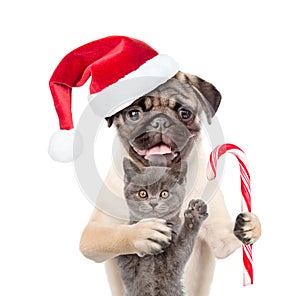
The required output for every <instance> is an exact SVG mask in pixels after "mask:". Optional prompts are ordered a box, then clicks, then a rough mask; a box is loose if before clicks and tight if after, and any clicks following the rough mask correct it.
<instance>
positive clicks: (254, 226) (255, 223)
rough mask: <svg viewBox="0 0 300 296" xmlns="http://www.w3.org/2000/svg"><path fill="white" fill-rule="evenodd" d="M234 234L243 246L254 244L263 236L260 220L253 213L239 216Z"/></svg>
mask: <svg viewBox="0 0 300 296" xmlns="http://www.w3.org/2000/svg"><path fill="white" fill-rule="evenodd" d="M233 233H234V235H235V236H236V237H237V238H238V239H239V240H240V241H241V242H242V243H243V244H247V245H250V244H254V243H255V242H256V241H257V240H258V239H259V237H260V235H261V225H260V222H259V219H258V218H257V216H255V215H254V214H252V213H248V212H245V213H241V214H239V215H238V216H237V218H236V220H235V226H234V230H233Z"/></svg>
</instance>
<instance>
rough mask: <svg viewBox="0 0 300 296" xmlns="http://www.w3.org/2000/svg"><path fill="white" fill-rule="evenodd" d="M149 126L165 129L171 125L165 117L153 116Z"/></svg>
mask: <svg viewBox="0 0 300 296" xmlns="http://www.w3.org/2000/svg"><path fill="white" fill-rule="evenodd" d="M151 126H152V127H154V128H155V129H160V130H162V129H165V128H168V127H170V126H171V122H170V120H169V119H168V118H166V117H155V118H154V119H153V120H152V121H151Z"/></svg>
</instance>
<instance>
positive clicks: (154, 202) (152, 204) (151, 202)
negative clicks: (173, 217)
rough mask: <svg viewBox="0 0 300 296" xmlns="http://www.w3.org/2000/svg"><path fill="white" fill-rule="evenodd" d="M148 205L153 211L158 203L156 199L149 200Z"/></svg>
mask: <svg viewBox="0 0 300 296" xmlns="http://www.w3.org/2000/svg"><path fill="white" fill-rule="evenodd" d="M149 203H150V205H151V206H152V208H153V209H154V208H155V207H156V206H157V205H158V202H157V200H156V199H153V200H150V202H149Z"/></svg>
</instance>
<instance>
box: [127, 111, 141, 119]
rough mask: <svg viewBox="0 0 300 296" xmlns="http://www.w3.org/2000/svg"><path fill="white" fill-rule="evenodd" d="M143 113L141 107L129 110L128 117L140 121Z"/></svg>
mask: <svg viewBox="0 0 300 296" xmlns="http://www.w3.org/2000/svg"><path fill="white" fill-rule="evenodd" d="M141 114H142V112H141V110H139V109H133V110H129V111H128V112H127V118H128V119H130V120H131V121H138V120H139V119H140V118H141Z"/></svg>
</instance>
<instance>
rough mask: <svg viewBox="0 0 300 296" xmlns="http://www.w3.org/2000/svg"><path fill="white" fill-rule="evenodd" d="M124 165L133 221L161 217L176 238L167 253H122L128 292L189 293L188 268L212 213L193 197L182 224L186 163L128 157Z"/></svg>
mask: <svg viewBox="0 0 300 296" xmlns="http://www.w3.org/2000/svg"><path fill="white" fill-rule="evenodd" d="M123 167H124V173H125V180H124V181H125V186H124V194H125V197H126V201H127V204H128V207H129V212H130V222H129V223H130V224H134V223H137V222H138V221H140V220H142V219H146V218H162V219H165V220H166V223H167V225H168V226H170V227H172V230H173V237H172V241H171V242H170V245H168V246H167V245H166V246H165V248H164V251H163V252H162V253H159V254H153V255H146V256H144V257H139V256H138V255H135V254H134V255H121V256H118V257H117V258H118V265H119V268H120V271H121V277H122V280H123V283H124V286H125V289H126V296H182V295H185V293H184V292H183V285H182V276H183V271H184V266H185V264H186V262H187V261H188V259H189V257H190V255H191V253H192V250H193V247H194V242H195V239H196V237H197V233H198V231H199V228H200V226H201V224H202V222H203V221H204V220H205V219H206V218H207V216H208V214H207V206H206V204H205V203H204V202H203V201H201V200H199V199H198V200H192V201H191V202H190V204H189V207H188V209H187V210H186V211H185V212H184V223H183V225H182V224H181V220H180V218H179V213H180V210H181V206H182V203H183V200H184V197H185V183H186V172H187V165H186V163H181V164H179V165H177V166H175V167H171V168H169V167H155V166H153V167H146V168H139V167H138V166H137V165H136V164H134V163H133V162H131V161H130V160H129V159H126V158H125V159H124V161H123ZM158 243H160V244H162V243H161V242H158Z"/></svg>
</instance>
